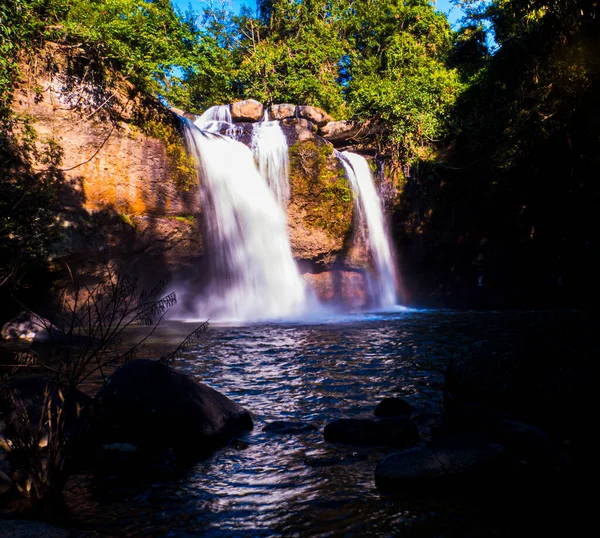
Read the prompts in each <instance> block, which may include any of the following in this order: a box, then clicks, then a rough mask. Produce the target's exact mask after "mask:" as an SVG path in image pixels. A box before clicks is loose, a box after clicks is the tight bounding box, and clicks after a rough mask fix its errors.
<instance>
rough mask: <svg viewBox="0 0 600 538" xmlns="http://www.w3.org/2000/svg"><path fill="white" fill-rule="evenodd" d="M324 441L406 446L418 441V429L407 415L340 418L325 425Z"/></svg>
mask: <svg viewBox="0 0 600 538" xmlns="http://www.w3.org/2000/svg"><path fill="white" fill-rule="evenodd" d="M324 436H325V440H326V441H333V442H340V443H351V444H359V445H381V446H390V447H407V446H410V445H413V444H415V443H418V442H419V430H418V428H417V426H416V424H415V423H414V422H413V421H412V420H410V418H408V417H397V418H389V419H374V420H373V419H354V418H342V419H338V420H334V421H333V422H330V423H329V424H327V426H325V431H324Z"/></svg>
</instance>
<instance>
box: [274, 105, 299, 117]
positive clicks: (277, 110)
mask: <svg viewBox="0 0 600 538" xmlns="http://www.w3.org/2000/svg"><path fill="white" fill-rule="evenodd" d="M295 117H296V105H290V104H287V103H285V104H281V105H271V107H269V119H270V120H284V119H286V118H295Z"/></svg>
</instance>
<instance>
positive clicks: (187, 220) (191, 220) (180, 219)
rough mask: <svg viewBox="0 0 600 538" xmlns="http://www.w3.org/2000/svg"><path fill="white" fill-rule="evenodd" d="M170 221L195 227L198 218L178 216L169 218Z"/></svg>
mask: <svg viewBox="0 0 600 538" xmlns="http://www.w3.org/2000/svg"><path fill="white" fill-rule="evenodd" d="M169 218H170V219H173V220H176V221H178V222H185V223H186V224H189V225H190V226H193V225H194V224H195V223H196V217H194V215H176V216H175V217H169Z"/></svg>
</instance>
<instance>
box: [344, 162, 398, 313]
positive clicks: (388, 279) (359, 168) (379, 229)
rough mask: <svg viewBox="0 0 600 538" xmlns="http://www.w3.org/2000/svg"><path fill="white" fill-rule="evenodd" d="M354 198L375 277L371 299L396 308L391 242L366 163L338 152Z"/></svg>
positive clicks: (394, 272) (394, 270)
mask: <svg viewBox="0 0 600 538" xmlns="http://www.w3.org/2000/svg"><path fill="white" fill-rule="evenodd" d="M337 155H338V157H339V158H340V160H341V161H342V164H343V165H344V168H345V170H346V174H347V176H348V180H349V181H350V185H351V187H352V190H353V192H354V195H355V197H356V201H357V202H356V206H357V209H358V213H359V219H360V220H361V222H362V223H364V229H365V233H366V236H367V237H366V240H367V244H368V246H369V249H370V251H371V256H372V259H373V265H374V270H375V275H374V277H373V279H372V280H371V288H372V289H371V290H370V291H371V295H372V298H373V300H374V302H375V305H376V306H378V307H386V306H393V305H394V304H396V284H395V282H396V269H395V264H394V257H393V256H392V249H391V247H390V239H389V236H388V234H387V231H386V227H385V220H384V217H383V209H382V207H381V200H380V198H379V195H378V194H377V189H376V188H375V182H374V181H373V175H372V174H371V168H370V167H369V163H368V162H367V160H366V159H365V158H364V157H362V156H360V155H356V154H355V153H350V152H347V151H344V152H337Z"/></svg>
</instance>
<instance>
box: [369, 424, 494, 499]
mask: <svg viewBox="0 0 600 538" xmlns="http://www.w3.org/2000/svg"><path fill="white" fill-rule="evenodd" d="M503 456H504V450H503V448H502V446H500V445H497V444H493V443H490V442H489V441H487V440H485V439H481V438H477V437H472V436H455V437H445V438H442V439H439V440H437V441H435V442H433V443H430V444H429V445H427V446H420V447H415V448H410V449H408V450H403V451H402V452H398V453H396V454H392V455H391V456H388V457H386V458H384V459H383V460H381V461H380V462H379V464H378V465H377V468H376V469H375V484H376V486H377V487H378V488H379V489H382V490H384V491H389V492H398V493H404V492H407V491H412V488H413V487H415V486H419V485H421V486H425V487H429V486H431V485H432V483H435V484H439V483H446V482H451V481H452V482H453V480H454V479H457V478H461V479H464V478H466V477H470V478H478V479H481V478H484V477H485V476H490V475H491V474H493V473H495V472H497V471H499V470H500V469H501V466H502V463H503V462H504V458H503Z"/></svg>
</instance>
